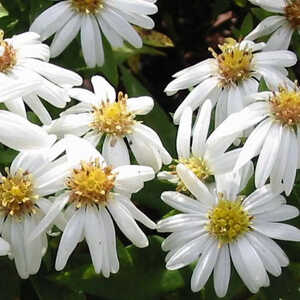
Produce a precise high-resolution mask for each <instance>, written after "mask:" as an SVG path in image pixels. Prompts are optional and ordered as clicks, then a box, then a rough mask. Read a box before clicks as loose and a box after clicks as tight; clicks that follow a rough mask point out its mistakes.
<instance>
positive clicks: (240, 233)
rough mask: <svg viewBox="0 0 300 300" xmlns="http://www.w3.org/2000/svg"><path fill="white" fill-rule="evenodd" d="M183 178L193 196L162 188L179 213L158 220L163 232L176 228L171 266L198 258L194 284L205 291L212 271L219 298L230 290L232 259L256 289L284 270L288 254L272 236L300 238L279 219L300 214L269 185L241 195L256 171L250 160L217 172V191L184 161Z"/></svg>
mask: <svg viewBox="0 0 300 300" xmlns="http://www.w3.org/2000/svg"><path fill="white" fill-rule="evenodd" d="M177 172H178V174H179V176H180V177H181V180H182V181H183V182H184V183H185V185H186V186H187V187H188V188H189V191H190V192H191V194H192V195H193V196H194V198H191V197H188V196H186V195H183V194H181V193H178V192H164V193H162V196H161V198H162V200H163V201H164V202H165V203H167V204H168V205H170V206H172V207H173V208H174V209H176V210H178V211H179V212H182V213H179V214H177V215H175V216H172V217H168V218H166V219H164V220H162V221H159V222H158V225H157V227H158V231H160V232H171V235H170V236H169V237H168V238H167V239H166V240H165V241H164V242H163V244H162V248H163V250H165V251H170V252H169V253H168V255H167V257H166V266H167V268H168V269H170V270H176V269H180V268H182V267H185V266H187V265H189V264H191V263H193V262H197V264H196V267H195V269H194V271H193V275H192V278H191V289H192V291H194V292H198V291H200V290H201V289H202V288H203V287H204V286H205V284H206V282H207V280H208V278H209V277H210V275H211V273H213V280H214V287H215V291H216V294H217V295H218V296H219V297H224V296H225V295H226V293H227V290H228V286H229V280H230V274H231V261H232V263H233V265H234V267H235V269H236V271H237V273H238V274H239V276H240V277H241V279H242V280H243V282H244V283H245V285H246V286H247V287H248V289H249V290H250V291H251V292H252V293H256V292H258V290H259V289H260V288H261V287H264V286H268V285H269V283H270V282H269V277H268V274H267V272H268V273H270V274H272V275H273V276H279V275H280V274H281V267H285V266H287V265H288V263H289V259H288V258H287V256H286V255H285V253H284V252H283V251H282V250H281V248H280V247H279V246H278V245H277V244H276V243H275V242H274V241H273V240H272V238H273V239H279V240H287V241H300V230H299V229H297V228H296V227H293V226H291V225H288V224H283V223H279V222H281V221H286V220H289V219H292V218H294V217H296V216H298V214H299V211H298V209H297V208H295V207H293V206H290V205H287V204H286V200H285V198H284V197H283V196H281V195H280V194H279V193H277V192H274V191H272V189H271V186H270V185H265V186H263V187H261V188H260V189H257V190H256V191H254V192H253V193H252V194H250V195H249V196H247V197H244V196H242V195H239V193H240V191H241V190H242V189H243V188H244V186H245V184H246V183H247V182H248V180H249V178H250V176H251V174H252V172H251V168H250V169H249V165H247V166H246V167H245V168H243V169H242V170H241V171H240V172H239V173H227V174H225V175H221V176H218V178H217V185H216V190H215V191H214V192H210V191H209V190H208V189H207V188H206V187H205V185H203V184H201V181H200V180H199V179H198V178H197V177H196V176H192V172H191V171H190V170H189V169H188V168H186V167H185V166H184V165H182V164H179V165H178V166H177Z"/></svg>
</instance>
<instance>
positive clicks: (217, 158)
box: [158, 100, 240, 192]
mask: <svg viewBox="0 0 300 300" xmlns="http://www.w3.org/2000/svg"><path fill="white" fill-rule="evenodd" d="M211 111H212V103H211V101H210V100H206V101H205V102H204V104H203V106H202V107H201V109H200V110H199V114H198V116H197V119H196V121H195V125H194V127H193V128H192V116H193V112H192V109H191V108H190V107H187V108H185V110H184V112H183V114H182V117H181V119H180V123H179V128H178V133H177V143H176V144H177V153H178V159H176V160H175V163H174V164H172V165H171V166H169V168H170V171H163V172H160V173H159V174H158V178H159V179H161V180H168V181H169V182H171V183H175V184H177V187H176V190H177V191H179V192H187V188H186V186H185V185H184V184H183V182H182V181H181V180H180V177H178V175H177V172H176V165H177V164H178V163H181V164H183V165H185V166H186V167H187V168H189V169H190V170H191V171H192V172H193V173H194V174H195V175H196V176H197V177H198V179H200V180H201V181H202V182H203V183H205V184H209V183H210V182H212V181H214V176H216V175H220V174H224V173H227V172H230V171H232V170H233V167H234V165H235V163H236V160H237V157H238V155H239V153H240V150H239V149H238V150H234V151H230V152H227V153H224V151H225V150H226V149H224V147H223V148H220V147H217V148H216V147H215V145H210V143H209V138H208V139H207V134H208V130H209V125H210V120H211ZM191 140H192V145H191ZM207 141H208V142H207Z"/></svg>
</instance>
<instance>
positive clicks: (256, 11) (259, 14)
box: [251, 7, 273, 21]
mask: <svg viewBox="0 0 300 300" xmlns="http://www.w3.org/2000/svg"><path fill="white" fill-rule="evenodd" d="M251 12H252V14H253V15H254V16H255V17H256V18H257V19H258V20H260V21H262V20H263V19H265V18H267V17H270V16H272V15H273V13H270V12H269V11H266V10H264V9H262V8H259V7H253V8H251Z"/></svg>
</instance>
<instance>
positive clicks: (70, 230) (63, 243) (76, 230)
mask: <svg viewBox="0 0 300 300" xmlns="http://www.w3.org/2000/svg"><path fill="white" fill-rule="evenodd" d="M84 222H85V211H84V209H78V210H77V211H76V213H75V214H74V215H73V217H72V218H71V219H70V220H69V222H68V224H67V226H66V228H65V230H64V232H63V235H62V237H61V240H60V243H59V246H58V251H57V255H56V261H55V269H56V270H57V271H60V270H62V269H63V268H64V267H65V265H66V263H67V261H68V258H69V256H70V255H71V253H72V252H73V250H74V249H75V247H76V246H77V244H78V243H79V241H80V240H81V236H82V233H83V229H84Z"/></svg>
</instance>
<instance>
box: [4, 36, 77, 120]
mask: <svg viewBox="0 0 300 300" xmlns="http://www.w3.org/2000/svg"><path fill="white" fill-rule="evenodd" d="M39 38H40V37H39V35H38V34H36V33H34V32H25V33H22V34H18V35H15V36H13V37H12V38H9V39H5V40H3V32H2V31H0V45H1V46H2V47H3V48H4V53H3V55H2V56H1V57H0V83H1V90H3V93H4V95H5V97H4V98H1V100H0V101H1V102H4V104H5V105H6V107H7V108H8V109H9V110H10V111H12V112H15V113H17V114H19V115H21V116H23V117H25V118H26V110H25V106H24V103H25V104H26V105H28V106H29V107H30V109H32V111H33V112H34V113H35V114H36V115H37V116H38V117H39V119H40V120H41V121H42V122H43V123H45V124H46V123H50V122H51V116H50V114H49V113H48V111H47V110H46V109H45V107H44V106H43V104H42V102H41V100H40V99H39V97H41V98H42V99H44V100H46V101H47V102H49V103H50V104H52V105H54V106H56V107H64V106H65V105H66V103H67V102H68V101H70V97H69V96H68V94H67V90H66V88H70V87H73V86H74V85H81V83H82V79H81V77H80V76H79V75H77V74H76V73H74V72H71V71H68V70H66V69H63V68H61V67H58V66H55V65H53V64H50V63H48V60H49V55H50V53H49V47H48V46H47V45H45V44H42V43H41V42H40V39H39ZM26 82H27V84H26ZM27 85H29V86H27ZM1 93H2V91H1V92H0V94H1Z"/></svg>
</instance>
